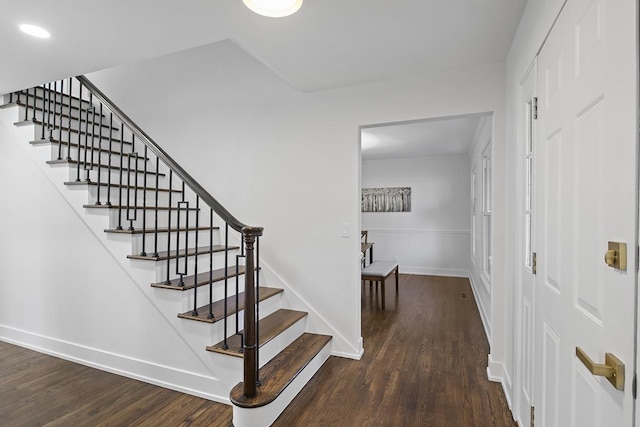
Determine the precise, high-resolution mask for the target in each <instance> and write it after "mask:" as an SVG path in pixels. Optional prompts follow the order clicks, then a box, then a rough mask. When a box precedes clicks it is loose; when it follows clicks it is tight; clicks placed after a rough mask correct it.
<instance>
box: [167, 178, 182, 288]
mask: <svg viewBox="0 0 640 427" xmlns="http://www.w3.org/2000/svg"><path fill="white" fill-rule="evenodd" d="M172 190H173V169H169V211H168V213H167V280H166V283H167V285H168V284H170V283H171V266H170V264H171V262H170V255H171V198H172V193H173V191H172ZM179 226H180V225H179V224H178V227H179ZM177 255H178V254H177V253H176V256H177ZM176 262H178V258H176Z"/></svg>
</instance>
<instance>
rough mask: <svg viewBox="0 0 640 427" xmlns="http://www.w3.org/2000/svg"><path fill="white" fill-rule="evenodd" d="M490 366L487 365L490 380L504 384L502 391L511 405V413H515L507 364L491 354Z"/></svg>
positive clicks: (489, 358)
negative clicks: (496, 359) (494, 358)
mask: <svg viewBox="0 0 640 427" xmlns="http://www.w3.org/2000/svg"><path fill="white" fill-rule="evenodd" d="M488 361H489V363H488V366H487V378H488V379H489V381H492V382H496V383H500V384H501V385H502V391H503V393H504V397H505V399H506V400H507V405H508V406H509V410H510V411H511V415H512V416H513V415H515V414H514V413H513V405H512V404H511V391H510V390H509V389H510V385H511V379H510V378H509V375H508V373H507V370H506V369H505V366H504V364H503V363H502V362H496V361H494V360H493V359H492V358H491V354H489V357H488ZM514 419H515V418H514Z"/></svg>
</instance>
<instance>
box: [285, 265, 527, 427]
mask: <svg viewBox="0 0 640 427" xmlns="http://www.w3.org/2000/svg"><path fill="white" fill-rule="evenodd" d="M386 288H387V289H386V309H385V310H381V309H380V302H379V300H378V301H376V297H378V298H379V295H376V290H375V289H376V288H375V286H374V287H373V288H371V287H370V286H369V284H368V283H366V284H364V285H362V336H363V338H364V348H365V353H364V356H363V357H362V360H361V361H359V362H358V361H354V360H347V359H341V358H337V357H331V358H330V359H329V360H328V361H327V362H326V363H325V364H324V365H323V367H322V369H320V371H318V373H316V375H315V376H314V378H313V379H312V380H311V382H310V383H309V384H308V385H307V387H306V388H305V389H304V390H303V391H302V393H300V394H299V395H298V397H296V399H295V400H294V401H293V402H292V403H291V404H290V405H289V407H288V408H287V409H286V410H285V412H284V413H283V414H282V415H281V416H280V418H278V420H277V421H276V423H275V424H274V426H279V427H284V426H294V425H295V426H384V427H387V426H447V427H453V426H455V427H458V426H461V427H462V426H464V427H466V426H483V427H484V426H515V425H516V424H515V422H514V421H513V418H512V416H511V412H510V411H509V409H508V406H507V402H506V399H505V397H504V394H503V391H502V386H501V385H500V384H498V383H492V382H489V381H488V380H487V373H486V368H487V354H488V352H489V345H488V342H487V339H486V335H485V333H484V330H483V328H482V323H481V320H480V315H479V314H478V309H477V307H476V304H475V300H474V298H473V293H472V291H471V287H470V285H469V281H468V280H467V279H459V278H448V277H433V276H413V275H404V274H401V275H400V286H399V291H398V294H397V295H396V291H395V287H394V286H387V287H386ZM378 292H379V291H378Z"/></svg>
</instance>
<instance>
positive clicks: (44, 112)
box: [40, 83, 51, 141]
mask: <svg viewBox="0 0 640 427" xmlns="http://www.w3.org/2000/svg"><path fill="white" fill-rule="evenodd" d="M47 85H49V86H51V83H47ZM49 96H50V95H49V91H48V90H47V87H46V86H45V85H42V124H41V125H40V139H41V140H43V141H44V127H45V119H46V126H47V127H49V118H48V113H47V107H46V101H47V99H48V98H49Z"/></svg>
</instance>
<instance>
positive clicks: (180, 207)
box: [176, 182, 189, 286]
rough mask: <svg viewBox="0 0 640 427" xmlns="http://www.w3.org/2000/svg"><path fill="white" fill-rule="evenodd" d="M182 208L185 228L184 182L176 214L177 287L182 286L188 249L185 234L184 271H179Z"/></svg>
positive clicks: (187, 218)
mask: <svg viewBox="0 0 640 427" xmlns="http://www.w3.org/2000/svg"><path fill="white" fill-rule="evenodd" d="M182 206H186V211H185V212H186V214H185V216H186V222H187V228H188V225H189V202H186V201H185V200H184V182H183V183H182V200H181V201H179V202H178V205H177V207H178V211H177V213H176V274H177V275H178V276H180V281H179V282H178V286H184V280H183V278H184V276H185V275H186V274H187V261H188V249H189V233H188V232H185V250H184V271H182V272H181V271H180V260H179V258H178V257H177V255H178V254H179V253H180V212H181V211H182Z"/></svg>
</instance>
